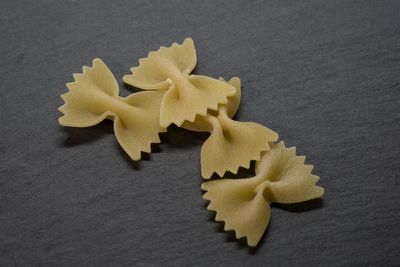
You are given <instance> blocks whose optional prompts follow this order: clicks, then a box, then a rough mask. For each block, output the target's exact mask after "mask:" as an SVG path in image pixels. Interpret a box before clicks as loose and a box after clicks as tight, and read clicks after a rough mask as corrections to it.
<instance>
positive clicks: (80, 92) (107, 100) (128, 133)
mask: <svg viewBox="0 0 400 267" xmlns="http://www.w3.org/2000/svg"><path fill="white" fill-rule="evenodd" d="M74 78H75V82H72V83H67V87H68V89H69V92H68V93H66V94H64V95H62V96H61V97H62V98H63V99H64V101H65V104H64V105H63V106H61V107H60V108H59V110H60V111H61V112H62V113H63V114H64V116H62V117H61V118H59V123H60V124H61V125H63V126H69V127H90V126H93V125H96V124H98V123H100V122H101V121H102V120H104V119H111V120H113V121H114V133H115V136H116V138H117V140H118V142H119V144H120V145H121V147H122V148H123V149H124V150H125V151H126V153H128V155H129V156H130V157H131V158H132V159H133V160H139V159H140V158H141V152H142V151H143V152H147V153H150V152H151V143H159V142H160V138H159V136H158V134H159V133H160V132H165V131H166V129H165V128H163V127H161V126H160V124H159V114H160V112H159V111H160V103H161V99H162V97H163V95H164V93H163V92H159V91H147V92H139V93H135V94H131V95H130V96H128V97H126V98H122V97H120V96H119V95H118V94H119V88H118V83H117V81H116V80H115V78H114V75H113V74H112V73H111V71H110V70H109V69H108V68H107V66H106V65H105V64H104V62H103V61H102V60H101V59H98V58H97V59H94V60H93V67H87V66H84V67H83V73H82V74H74Z"/></svg>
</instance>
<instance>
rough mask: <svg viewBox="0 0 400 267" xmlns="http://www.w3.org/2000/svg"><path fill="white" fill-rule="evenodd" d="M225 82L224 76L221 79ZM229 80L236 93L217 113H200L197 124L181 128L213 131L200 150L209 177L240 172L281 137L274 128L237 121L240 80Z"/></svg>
mask: <svg viewBox="0 0 400 267" xmlns="http://www.w3.org/2000/svg"><path fill="white" fill-rule="evenodd" d="M221 80H222V81H224V80H223V79H221ZM228 83H230V84H232V85H233V86H234V87H235V89H236V94H235V95H234V96H233V97H232V99H231V98H229V99H228V101H229V102H228V103H227V105H221V106H220V108H219V110H218V112H213V113H211V112H210V113H209V114H207V115H206V116H197V117H196V120H195V122H194V123H190V122H187V121H186V122H184V123H183V125H182V127H183V128H186V129H189V130H192V131H198V132H210V133H211V135H210V137H209V138H208V139H207V140H206V141H205V142H204V144H203V146H202V149H201V174H202V176H203V178H206V179H207V178H210V177H211V176H212V174H213V173H217V174H218V175H219V176H223V175H224V173H225V172H227V171H230V172H232V173H237V170H238V169H239V167H244V168H249V166H250V162H251V161H252V160H256V161H257V160H259V159H260V154H261V152H263V151H267V150H269V143H270V142H275V141H277V140H278V134H277V133H275V132H274V131H272V130H270V129H268V128H266V127H264V126H262V125H260V124H258V123H254V122H239V121H234V120H232V119H231V117H232V116H233V115H234V114H235V113H236V110H237V108H238V106H239V103H240V93H241V91H240V79H239V78H236V77H235V78H232V79H231V80H230V81H229V82H228Z"/></svg>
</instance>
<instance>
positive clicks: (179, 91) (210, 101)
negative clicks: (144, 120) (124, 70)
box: [123, 38, 235, 127]
mask: <svg viewBox="0 0 400 267" xmlns="http://www.w3.org/2000/svg"><path fill="white" fill-rule="evenodd" d="M196 60H197V59H196V50H195V47H194V43H193V40H192V39H190V38H186V39H185V40H184V42H183V43H182V44H177V43H174V44H173V45H172V46H171V47H161V48H160V49H159V50H158V51H155V52H150V53H149V55H148V56H147V57H146V58H142V59H140V60H139V66H138V67H134V68H132V69H131V73H132V74H130V75H125V76H124V78H123V80H124V82H125V83H127V84H129V85H133V86H135V87H137V88H140V89H146V90H163V91H165V95H164V96H163V98H162V101H161V107H160V125H161V126H162V127H168V126H169V125H170V124H172V123H174V124H176V125H177V126H181V125H182V124H183V122H184V121H190V122H193V121H194V120H195V117H196V115H198V114H200V115H203V116H205V115H206V114H207V110H208V109H210V110H217V109H218V105H219V104H226V103H227V102H228V101H227V97H229V96H233V95H234V94H235V88H233V87H232V86H231V85H229V84H228V83H225V82H222V81H219V80H216V79H213V78H210V77H207V76H201V75H193V74H192V75H190V73H191V72H192V70H193V69H194V67H195V66H196Z"/></svg>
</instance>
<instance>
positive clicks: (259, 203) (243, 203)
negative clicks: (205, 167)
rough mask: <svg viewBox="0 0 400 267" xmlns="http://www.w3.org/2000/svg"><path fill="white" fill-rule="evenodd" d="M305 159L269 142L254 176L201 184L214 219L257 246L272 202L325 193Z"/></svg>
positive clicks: (310, 197) (313, 196)
mask: <svg viewBox="0 0 400 267" xmlns="http://www.w3.org/2000/svg"><path fill="white" fill-rule="evenodd" d="M304 160H305V157H304V156H300V157H299V156H296V149H295V148H294V147H293V148H285V145H284V143H283V142H280V143H278V144H273V145H271V150H270V151H269V152H266V153H265V154H264V156H263V157H262V159H261V161H259V162H258V163H257V164H256V176H255V177H252V178H245V179H220V180H215V181H211V182H205V183H203V184H202V189H203V190H205V191H207V192H206V193H205V194H204V196H203V198H204V199H207V200H209V201H210V204H209V206H208V207H207V209H209V210H213V211H216V212H217V215H216V217H215V220H216V221H225V228H224V230H225V231H228V230H234V231H235V233H236V238H241V237H246V238H247V244H248V245H249V246H252V247H253V246H256V245H257V244H258V242H259V241H260V239H261V237H262V235H263V233H264V231H265V230H266V228H267V226H268V223H269V219H270V204H271V203H274V202H275V203H283V204H290V203H297V202H303V201H307V200H311V199H314V198H319V197H321V196H322V195H323V194H324V189H323V188H322V187H319V186H317V185H316V183H317V181H318V180H319V177H318V176H316V175H313V174H312V173H311V171H312V169H313V166H311V165H305V164H304Z"/></svg>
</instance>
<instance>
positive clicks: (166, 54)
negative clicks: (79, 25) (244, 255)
mask: <svg viewBox="0 0 400 267" xmlns="http://www.w3.org/2000/svg"><path fill="white" fill-rule="evenodd" d="M196 63H197V56H196V50H195V47H194V43H193V40H192V39H190V38H187V39H185V40H184V42H183V43H182V44H177V43H174V44H173V45H172V46H170V47H161V48H160V49H159V50H158V51H154V52H150V53H149V54H148V56H147V57H146V58H142V59H139V66H137V67H134V68H131V74H129V75H125V76H124V77H123V81H124V82H125V83H126V84H129V85H132V86H135V87H137V88H139V89H142V90H143V91H140V92H138V93H133V94H131V95H129V96H128V97H125V98H123V97H120V96H119V88H118V83H117V81H116V79H115V77H114V75H113V74H112V72H111V71H110V70H109V69H108V67H107V66H106V65H105V63H104V62H103V61H102V60H101V59H98V58H96V59H94V60H93V64H92V67H87V66H84V67H83V71H82V73H80V74H74V79H75V81H74V82H72V83H67V87H68V89H69V91H68V92H67V93H66V94H63V95H62V96H61V97H62V98H63V99H64V102H65V104H64V105H63V106H61V107H60V108H59V110H60V111H61V112H62V113H63V116H62V117H60V118H59V123H60V124H61V125H63V126H68V127H90V126H94V125H96V124H98V123H100V122H101V121H102V120H104V119H110V120H113V121H114V133H115V136H116V138H117V141H118V143H119V144H120V145H121V147H122V148H123V149H124V150H125V152H126V153H127V154H128V155H129V157H130V158H131V159H132V160H140V158H141V153H142V152H147V153H150V152H151V144H152V143H159V142H160V138H159V133H162V132H166V131H167V128H168V126H170V125H171V124H175V125H176V126H178V127H182V128H184V129H187V130H191V131H197V132H209V133H210V136H209V137H208V139H207V140H206V141H205V142H204V144H203V146H202V149H201V175H202V177H203V178H204V179H209V178H211V176H212V175H213V174H217V175H218V176H219V177H222V176H224V174H225V173H226V172H228V171H229V172H231V173H233V174H236V173H237V171H238V169H239V168H240V167H244V168H249V167H250V163H251V161H256V162H257V163H256V170H255V173H256V176H255V177H253V178H243V179H223V178H220V179H215V180H213V181H209V182H205V183H203V185H202V189H203V190H204V191H206V193H205V194H204V196H203V197H204V199H207V200H209V201H210V204H209V206H208V209H209V210H213V211H216V214H217V215H216V220H217V221H224V222H225V230H226V231H228V230H234V231H235V232H236V237H237V238H241V237H246V238H247V244H248V245H249V246H256V245H257V244H258V243H259V241H260V238H261V237H262V235H263V233H264V232H265V230H266V228H267V226H268V222H269V218H270V207H269V206H270V204H271V203H274V202H277V203H296V202H303V201H306V200H310V199H314V198H319V197H321V196H322V195H323V194H324V190H323V189H322V188H321V187H319V186H317V185H316V182H317V181H318V179H319V177H318V176H315V175H313V174H311V171H312V166H310V165H305V164H304V157H298V156H296V153H295V148H286V147H285V145H284V143H283V142H279V143H277V141H278V134H277V133H276V132H274V131H272V130H271V129H268V128H267V127H265V126H262V125H260V124H258V123H254V122H239V121H236V120H233V119H232V117H233V116H234V115H235V113H236V112H237V110H238V108H239V104H240V98H241V84H240V79H239V78H237V77H233V78H231V79H230V80H229V81H225V80H224V79H223V78H219V79H214V78H211V77H207V76H203V75H195V74H191V72H192V71H193V69H194V67H195V66H196Z"/></svg>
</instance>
